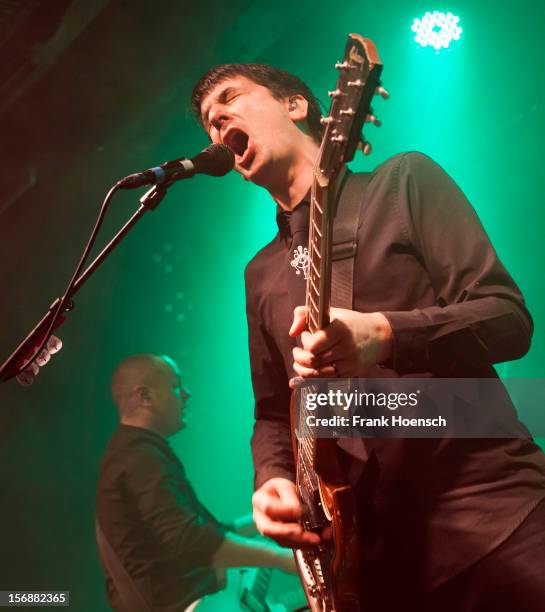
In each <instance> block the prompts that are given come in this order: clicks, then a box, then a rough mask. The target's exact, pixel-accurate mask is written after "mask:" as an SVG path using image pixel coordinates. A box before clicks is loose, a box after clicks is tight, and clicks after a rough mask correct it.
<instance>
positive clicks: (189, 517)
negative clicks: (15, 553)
mask: <svg viewBox="0 0 545 612" xmlns="http://www.w3.org/2000/svg"><path fill="white" fill-rule="evenodd" d="M112 396H113V399H114V402H115V404H116V406H117V408H118V410H119V416H120V424H119V426H118V427H117V429H116V431H115V432H114V434H113V436H112V438H111V440H110V442H109V444H108V447H107V449H106V453H105V455H104V457H103V459H102V462H101V466H100V476H99V483H98V488H97V508H96V512H97V541H98V544H99V552H100V557H101V563H102V566H103V569H104V571H105V575H106V590H107V593H108V599H109V601H110V605H111V606H112V608H113V609H114V610H116V611H123V612H144V611H150V610H153V611H155V610H157V611H160V612H171V611H174V610H177V611H178V610H184V609H186V608H187V607H188V606H189V605H190V604H191V603H192V602H194V601H195V600H198V599H199V598H201V597H202V596H203V595H206V594H208V593H213V592H215V591H217V590H219V589H221V588H222V587H223V586H224V584H225V571H224V570H225V568H228V567H251V566H254V567H278V568H280V569H283V570H285V571H294V565H293V558H292V555H291V551H286V550H285V549H281V548H279V547H277V546H276V545H273V544H267V543H264V542H256V541H255V540H252V539H250V538H243V537H240V536H238V535H236V534H234V533H233V532H231V531H229V529H228V527H227V526H226V525H222V524H221V523H219V522H218V521H217V520H216V519H215V518H214V517H213V516H212V515H211V514H210V512H208V511H207V510H206V508H205V507H204V506H203V505H202V504H201V503H200V502H199V500H198V499H197V497H196V495H195V492H194V491H193V488H192V487H191V484H190V483H189V481H188V480H187V477H186V475H185V471H184V468H183V466H182V464H181V463H180V461H179V459H178V458H177V457H176V455H175V454H174V453H173V451H172V450H171V448H170V446H169V444H168V442H167V438H168V437H169V436H171V435H172V434H174V433H176V432H177V431H179V430H180V429H182V428H183V427H184V426H185V422H184V408H185V403H186V401H187V400H188V398H189V392H188V391H187V389H186V388H185V387H184V386H183V385H182V382H181V379H180V372H179V370H178V366H177V365H176V363H175V362H174V361H172V360H171V359H169V358H168V357H164V356H162V357H159V356H157V355H151V354H142V355H133V356H131V357H128V358H126V359H124V360H123V361H122V362H121V363H120V364H119V365H118V366H117V368H116V370H115V372H114V374H113V378H112Z"/></svg>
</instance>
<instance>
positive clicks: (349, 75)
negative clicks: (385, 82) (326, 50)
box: [317, 34, 388, 177]
mask: <svg viewBox="0 0 545 612" xmlns="http://www.w3.org/2000/svg"><path fill="white" fill-rule="evenodd" d="M335 67H336V68H337V69H338V70H339V78H338V80H337V84H336V87H335V89H334V90H333V91H330V92H329V95H330V97H331V108H330V109H329V115H328V116H327V117H324V118H323V119H322V123H323V124H324V125H325V132H324V136H323V139H322V145H321V148H320V156H319V158H318V163H317V171H318V172H319V173H320V174H322V176H326V177H329V176H331V175H332V174H334V173H335V172H338V171H339V169H340V168H341V166H342V165H343V164H346V163H348V162H349V161H351V160H352V159H353V157H354V155H355V152H356V150H357V148H358V147H359V146H362V148H363V151H364V153H368V152H369V151H370V146H369V143H366V142H365V141H364V139H363V135H362V128H363V125H364V123H365V122H366V121H370V122H372V123H374V124H375V125H377V126H380V122H379V121H378V119H376V117H375V116H374V115H373V112H372V109H371V100H372V99H373V96H374V95H375V94H376V93H378V94H380V95H381V96H382V97H383V98H387V97H388V93H387V92H386V90H385V89H383V88H382V87H381V85H380V73H381V71H382V63H381V61H380V58H379V56H378V53H377V49H376V47H375V45H374V43H373V42H372V41H371V40H370V39H368V38H363V36H360V35H359V34H350V35H349V36H348V41H347V43H346V48H345V52H344V57H343V59H342V61H341V62H338V63H337V64H336V65H335Z"/></svg>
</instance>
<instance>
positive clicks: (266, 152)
mask: <svg viewBox="0 0 545 612" xmlns="http://www.w3.org/2000/svg"><path fill="white" fill-rule="evenodd" d="M192 105H193V109H194V111H195V113H196V115H197V117H198V118H199V121H200V122H201V123H202V126H203V128H204V129H205V131H206V132H207V134H208V135H209V137H210V139H211V140H212V142H214V143H225V144H227V145H228V146H230V147H231V148H232V149H233V150H234V152H235V156H236V165H235V169H236V170H237V172H239V173H240V174H241V175H242V176H243V177H244V179H246V180H248V181H251V182H253V183H255V184H256V185H259V186H261V187H264V188H265V189H267V190H268V191H269V193H270V195H271V197H272V200H273V201H274V202H275V203H276V210H277V223H278V233H277V235H276V237H275V238H274V239H273V240H272V242H270V243H269V244H268V245H267V246H265V247H264V248H263V249H262V250H261V251H260V252H259V253H258V254H257V255H256V256H255V257H254V258H253V259H252V261H251V262H250V263H249V264H248V266H247V269H246V294H247V316H248V329H249V345H250V359H251V371H252V382H253V388H254V394H255V419H256V421H255V429H254V435H253V439H252V450H253V457H254V464H255V487H256V491H255V494H254V498H253V506H254V518H255V521H256V524H257V526H258V528H259V530H260V531H261V533H262V534H266V535H268V536H270V537H272V538H274V539H275V540H277V541H278V542H279V543H281V544H283V545H287V546H293V547H299V546H311V545H315V544H317V543H319V541H320V537H321V536H320V534H316V533H310V532H305V531H304V530H303V529H302V527H301V525H300V524H299V522H298V519H299V517H300V516H301V505H300V502H299V500H298V497H297V494H296V489H295V485H294V465H293V456H292V449H291V440H290V423H289V403H290V386H289V382H290V379H292V378H293V377H294V376H295V375H298V376H302V377H315V376H329V377H331V376H340V377H366V376H370V375H372V372H373V369H374V368H376V367H377V366H383V367H388V368H391V369H393V370H395V372H396V373H397V374H398V375H406V376H416V375H426V376H436V377H443V378H445V377H453V378H456V377H460V378H463V377H465V378H490V377H496V376H497V374H496V373H495V370H494V368H493V364H494V363H498V362H501V361H506V360H512V359H516V358H519V357H521V356H522V355H524V354H525V353H526V352H527V350H528V348H529V345H530V339H531V334H532V320H531V317H530V314H529V313H528V311H527V309H526V307H525V305H524V301H523V297H522V295H521V293H520V290H519V289H518V287H517V285H516V284H515V282H514V281H513V279H512V278H511V276H510V275H509V274H508V272H507V271H506V269H505V268H504V266H503V265H502V263H501V262H500V261H499V259H498V257H497V255H496V253H495V251H494V249H493V247H492V245H491V244H490V241H489V239H488V237H487V235H486V233H485V231H484V229H483V227H482V226H481V224H480V222H479V220H478V218H477V216H476V214H475V212H474V210H473V208H472V207H471V205H470V204H469V202H468V201H467V199H466V198H465V196H464V195H463V193H462V192H461V191H460V189H459V188H458V187H457V185H456V184H455V183H454V182H453V181H452V179H451V178H450V177H449V176H448V175H447V174H446V173H445V172H444V171H443V170H442V169H441V168H440V167H439V166H438V165H437V164H435V163H434V162H433V161H432V160H430V159H429V158H428V157H426V156H424V155H422V154H419V153H405V154H401V155H397V156H395V157H393V158H392V159H389V160H388V161H386V162H384V163H383V164H381V165H380V166H379V167H377V168H376V169H375V170H374V171H373V172H372V173H370V175H369V177H368V178H369V180H368V184H367V187H366V189H365V192H364V193H363V192H362V193H361V194H360V197H362V204H361V206H362V207H363V208H362V209H361V214H360V224H359V226H358V230H357V251H356V255H355V262H354V270H355V272H354V279H353V304H354V308H353V310H347V309H340V308H331V310H330V319H331V323H330V325H328V326H327V327H326V329H324V330H321V331H319V332H317V333H315V334H310V333H309V332H307V331H305V314H306V313H305V309H304V307H302V306H301V304H303V303H304V283H305V281H304V276H303V274H300V273H299V272H300V270H299V269H298V267H297V265H294V257H295V252H296V251H297V248H298V246H297V245H301V244H305V240H308V238H307V236H308V222H309V221H308V217H309V190H310V187H311V183H312V179H313V165H314V162H315V160H316V158H317V155H318V150H319V143H320V140H321V126H320V121H319V120H320V110H319V106H318V104H317V102H316V99H315V98H314V96H313V95H312V92H311V91H310V90H309V88H308V87H307V86H306V85H305V83H303V82H302V81H301V80H300V79H299V78H297V77H295V76H293V75H291V74H289V73H287V72H285V71H282V70H278V69H276V68H273V67H271V66H268V65H264V64H226V65H222V66H219V67H216V68H213V69H212V70H210V71H209V72H208V73H207V74H205V75H204V76H203V77H202V78H201V79H200V81H199V82H198V83H197V84H196V86H195V88H194V91H193V96H192ZM341 197H342V196H341ZM354 223H357V220H356V219H355V220H354ZM297 296H302V297H300V299H299V298H298V297H297ZM297 304H298V305H299V307H298V308H296V309H295V312H294V310H293V305H297ZM298 336H299V337H300V342H301V345H300V346H298V345H297V342H296V338H297V337H298ZM365 445H366V448H367V454H366V455H359V454H358V453H356V452H354V456H353V457H352V459H353V460H354V461H360V462H361V463H362V464H363V468H364V469H363V474H362V476H361V481H360V483H359V491H360V492H361V495H360V507H359V512H360V513H361V516H362V520H363V530H364V531H365V538H364V539H365V541H362V543H361V545H362V548H363V549H364V550H365V548H366V547H367V546H368V547H369V551H368V552H370V551H371V548H372V550H373V555H371V554H370V555H368V556H367V558H368V559H369V560H368V561H366V562H364V566H363V568H362V581H361V590H362V600H363V604H362V607H365V609H368V610H370V611H372V612H376V611H379V610H381V611H382V610H383V611H386V610H388V611H390V610H399V609H405V610H429V611H431V610H437V609H441V610H448V611H452V612H454V611H456V612H459V611H461V610H464V611H470V610H471V611H474V612H483V611H485V610H506V611H507V610H514V609H524V610H527V611H535V612H537V611H538V610H543V609H545V580H543V576H542V571H543V570H542V568H544V567H545V501H543V500H544V498H545V457H544V455H543V453H542V451H541V450H540V449H539V447H537V446H536V445H535V444H534V443H533V441H532V440H530V439H524V438H521V439H433V440H432V439H426V440H424V439H412V440H401V439H397V440H396V439H389V440H388V439H380V440H379V439H375V440H366V441H365Z"/></svg>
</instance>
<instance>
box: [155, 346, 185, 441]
mask: <svg viewBox="0 0 545 612" xmlns="http://www.w3.org/2000/svg"><path fill="white" fill-rule="evenodd" d="M162 359H163V363H164V368H161V370H162V371H161V372H158V376H157V377H156V379H155V383H154V385H153V387H152V394H153V405H154V411H155V413H156V415H157V417H158V419H159V420H160V422H161V426H162V429H163V432H164V434H165V435H166V436H171V435H172V434H175V433H176V432H177V431H180V429H183V428H184V427H185V426H186V422H185V419H184V408H185V404H186V402H187V400H188V399H189V396H190V394H189V391H188V390H187V389H186V388H185V387H184V386H183V385H182V381H181V378H180V371H179V369H178V366H177V364H176V363H175V362H174V361H172V360H171V359H168V358H165V357H163V358H162Z"/></svg>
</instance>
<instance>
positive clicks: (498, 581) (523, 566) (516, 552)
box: [364, 500, 545, 612]
mask: <svg viewBox="0 0 545 612" xmlns="http://www.w3.org/2000/svg"><path fill="white" fill-rule="evenodd" d="M445 545H446V546H448V542H446V543H445ZM374 586H375V588H372V589H371V591H370V592H368V593H367V595H368V596H369V599H368V600H367V602H366V606H365V608H364V609H365V610H366V611H367V612H401V611H406V612H413V611H414V612H515V611H516V612H545V500H542V501H541V502H540V503H539V504H538V505H537V506H536V508H534V509H533V510H532V512H530V514H529V515H528V516H527V517H526V519H525V520H524V521H523V522H522V523H521V525H520V526H519V527H518V528H517V529H516V530H515V531H514V532H513V533H512V534H511V535H510V536H509V537H508V538H507V540H505V542H503V543H502V544H501V545H500V546H498V547H497V548H495V549H494V550H493V551H492V552H490V553H489V554H488V555H486V556H485V557H483V558H482V559H481V560H480V561H478V562H477V563H475V564H473V565H472V566H471V567H469V568H468V569H466V570H465V571H464V572H462V573H460V574H458V575H457V576H454V577H453V578H451V579H450V580H448V581H447V582H446V583H444V584H443V585H441V586H440V587H438V588H437V589H434V590H433V591H429V592H427V593H420V594H416V593H414V592H413V593H411V589H410V587H409V588H404V587H407V585H399V584H397V585H396V584H393V583H392V582H390V583H388V576H387V575H384V574H382V576H381V577H380V581H377V582H375V585H374ZM376 587H379V588H376Z"/></svg>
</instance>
